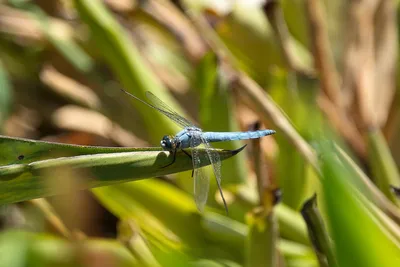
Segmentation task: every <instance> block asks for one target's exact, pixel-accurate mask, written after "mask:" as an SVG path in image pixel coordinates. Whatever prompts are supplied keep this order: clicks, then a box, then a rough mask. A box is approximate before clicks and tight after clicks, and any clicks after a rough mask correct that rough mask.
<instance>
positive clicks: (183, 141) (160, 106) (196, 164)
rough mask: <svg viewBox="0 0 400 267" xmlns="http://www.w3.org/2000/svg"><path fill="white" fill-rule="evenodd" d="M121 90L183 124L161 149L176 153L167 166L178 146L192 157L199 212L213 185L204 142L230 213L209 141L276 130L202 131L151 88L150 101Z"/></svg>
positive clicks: (241, 137)
mask: <svg viewBox="0 0 400 267" xmlns="http://www.w3.org/2000/svg"><path fill="white" fill-rule="evenodd" d="M121 90H122V91H123V92H124V93H126V94H127V95H129V96H131V97H133V98H134V99H136V100H138V101H140V102H142V103H143V104H145V105H147V106H149V107H151V108H153V109H155V110H157V111H158V112H160V113H161V114H163V115H165V116H166V117H168V118H169V119H170V120H172V121H173V122H175V123H176V124H177V125H178V126H180V128H182V130H181V131H180V132H178V133H177V134H176V135H175V136H171V135H165V136H164V137H163V138H162V139H161V142H160V144H161V147H162V149H163V150H164V151H169V152H171V153H172V155H173V160H172V162H171V163H169V164H168V165H166V166H164V167H167V166H170V165H172V164H173V163H175V157H176V153H177V151H178V150H179V149H180V150H181V151H182V152H184V153H185V154H186V155H188V156H189V157H190V158H191V159H192V164H193V171H192V177H193V179H194V191H193V194H194V199H195V203H196V206H197V208H198V210H199V211H200V212H203V210H204V207H205V205H206V203H207V198H208V191H209V187H210V177H209V175H208V173H207V172H206V171H205V170H204V168H202V166H204V165H205V164H204V162H201V157H200V151H199V147H200V146H201V145H202V146H203V147H204V148H205V151H206V153H207V157H208V160H209V162H210V163H211V165H212V167H213V170H214V176H215V179H216V182H217V186H218V190H219V194H220V196H221V199H222V202H223V204H224V208H225V211H226V213H227V214H228V206H227V203H226V200H225V197H224V194H223V191H222V187H221V159H220V157H219V154H218V152H217V150H215V149H214V148H213V147H212V146H211V145H210V143H212V142H223V141H234V140H246V139H255V138H261V137H264V136H267V135H271V134H274V133H275V131H274V130H269V129H265V130H257V131H248V132H203V131H202V129H201V128H199V127H197V126H196V125H195V124H193V123H192V122H190V121H189V120H187V119H186V118H185V117H183V116H181V115H179V114H178V113H177V112H175V111H174V110H173V109H172V108H170V107H169V106H168V105H167V104H165V103H164V102H163V101H161V100H160V99H159V98H158V97H156V96H155V95H154V94H153V93H151V92H149V91H147V92H145V95H146V98H147V100H148V101H149V102H146V101H144V100H142V99H140V98H138V97H137V96H135V95H133V94H131V93H129V92H127V91H125V90H123V89H121ZM187 148H190V149H191V154H189V153H188V152H187V151H185V149H187Z"/></svg>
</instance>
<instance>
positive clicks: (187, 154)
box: [181, 149, 194, 178]
mask: <svg viewBox="0 0 400 267" xmlns="http://www.w3.org/2000/svg"><path fill="white" fill-rule="evenodd" d="M181 150H182V151H183V153H185V154H186V156H188V157H189V158H190V159H192V156H191V155H190V154H189V153H188V152H186V151H185V150H183V149H181ZM193 175H194V169H193V170H192V178H193Z"/></svg>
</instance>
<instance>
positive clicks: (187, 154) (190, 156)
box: [181, 149, 192, 159]
mask: <svg viewBox="0 0 400 267" xmlns="http://www.w3.org/2000/svg"><path fill="white" fill-rule="evenodd" d="M181 150H182V152H183V153H185V154H186V156H188V157H189V158H190V159H192V155H190V154H189V153H188V152H186V151H185V150H183V149H181Z"/></svg>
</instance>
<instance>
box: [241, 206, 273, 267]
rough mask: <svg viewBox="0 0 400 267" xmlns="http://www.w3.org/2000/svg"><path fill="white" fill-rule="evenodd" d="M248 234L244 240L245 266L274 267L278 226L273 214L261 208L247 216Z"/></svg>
mask: <svg viewBox="0 0 400 267" xmlns="http://www.w3.org/2000/svg"><path fill="white" fill-rule="evenodd" d="M247 224H248V226H249V232H248V235H247V240H246V245H245V249H246V258H245V266H248V267H253V266H276V264H277V250H276V243H277V238H278V224H277V221H276V218H275V216H274V215H273V212H270V213H266V212H265V210H264V209H263V208H261V209H260V210H258V211H253V212H251V213H250V214H249V215H248V216H247Z"/></svg>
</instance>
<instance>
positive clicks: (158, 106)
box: [121, 89, 194, 128]
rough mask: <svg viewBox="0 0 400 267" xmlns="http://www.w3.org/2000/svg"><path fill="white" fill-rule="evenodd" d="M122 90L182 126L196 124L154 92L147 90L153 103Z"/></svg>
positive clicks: (147, 95) (147, 94)
mask: <svg viewBox="0 0 400 267" xmlns="http://www.w3.org/2000/svg"><path fill="white" fill-rule="evenodd" d="M121 91H122V92H124V93H125V94H127V95H129V96H130V97H133V98H135V99H136V100H139V101H140V102H142V103H143V104H145V105H147V106H149V107H151V108H154V109H155V110H157V111H159V112H161V113H162V114H164V115H165V116H167V117H168V118H170V119H171V120H172V121H174V122H175V123H176V124H178V125H179V126H181V127H183V128H185V127H190V126H194V124H193V123H191V122H190V121H188V120H187V119H185V118H184V117H182V116H181V115H179V114H178V113H176V112H175V111H174V110H173V109H172V108H170V107H168V106H167V104H165V103H164V102H162V101H161V100H160V99H159V98H158V97H156V96H155V95H154V94H152V93H151V92H149V91H147V92H146V97H147V99H149V100H150V102H151V103H152V104H150V103H147V102H146V101H144V100H142V99H140V98H139V97H137V96H135V95H133V94H131V93H129V92H127V91H125V90H123V89H121Z"/></svg>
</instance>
